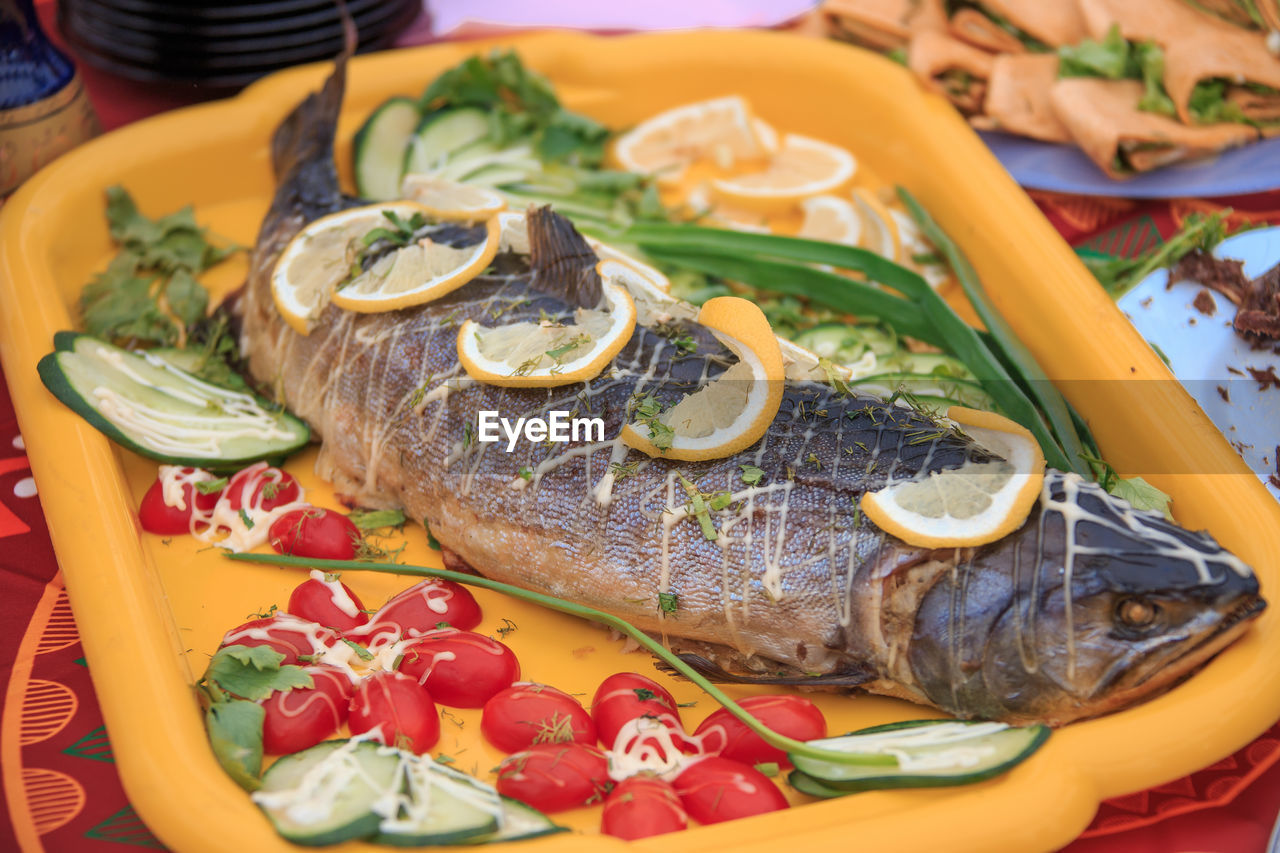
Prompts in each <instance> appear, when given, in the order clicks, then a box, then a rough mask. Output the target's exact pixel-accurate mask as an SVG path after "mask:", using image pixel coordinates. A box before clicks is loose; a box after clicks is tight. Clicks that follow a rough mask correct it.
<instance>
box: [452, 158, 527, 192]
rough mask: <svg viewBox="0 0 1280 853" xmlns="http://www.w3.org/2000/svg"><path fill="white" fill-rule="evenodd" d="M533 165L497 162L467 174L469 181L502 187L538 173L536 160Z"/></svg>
mask: <svg viewBox="0 0 1280 853" xmlns="http://www.w3.org/2000/svg"><path fill="white" fill-rule="evenodd" d="M530 162H532V163H533V165H532V166H531V167H529V166H518V165H502V164H495V165H493V166H485V167H483V168H481V169H478V170H476V171H474V172H472V173H471V174H470V175H468V176H467V183H469V184H473V185H475V186H480V187H501V186H505V185H507V184H518V183H520V182H521V181H527V180H529V178H531V177H533V176H534V175H536V174H537V170H538V164H537V163H536V162H534V161H530Z"/></svg>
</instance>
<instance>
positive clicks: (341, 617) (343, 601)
mask: <svg viewBox="0 0 1280 853" xmlns="http://www.w3.org/2000/svg"><path fill="white" fill-rule="evenodd" d="M288 609H289V612H290V613H292V614H293V615H294V616H300V617H302V618H303V619H310V620H311V621H312V622H319V623H320V624H321V625H327V626H328V627H330V628H333V629H335V630H338V631H342V632H344V633H345V632H346V631H350V630H351V629H352V628H356V627H358V626H360V625H363V624H364V623H366V622H368V621H369V614H368V613H365V612H364V605H363V604H361V603H360V597H359V596H357V595H356V594H355V593H354V592H352V591H351V588H350V587H349V586H347V585H346V584H345V583H343V582H342V581H340V580H338V576H337V575H330V574H325V573H324V572H317V571H313V572H312V573H311V578H310V579H309V580H305V581H303V582H302V583H300V584H298V585H297V586H296V587H294V588H293V593H292V594H290V596H289V608H288Z"/></svg>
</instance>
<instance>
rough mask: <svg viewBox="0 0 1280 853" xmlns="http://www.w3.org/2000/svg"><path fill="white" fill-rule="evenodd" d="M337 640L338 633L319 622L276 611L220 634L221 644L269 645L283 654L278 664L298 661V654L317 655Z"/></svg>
mask: <svg viewBox="0 0 1280 853" xmlns="http://www.w3.org/2000/svg"><path fill="white" fill-rule="evenodd" d="M337 641H338V635H337V634H336V633H334V632H333V631H331V630H329V629H328V628H326V627H324V626H323V625H317V624H316V623H315V622H309V621H307V620H306V619H299V618H298V617H297V616H292V615H290V614H288V613H277V614H275V615H274V616H268V617H266V618H264V619H255V620H253V621H252V622H246V623H244V624H243V625H240V626H238V627H235V628H232V629H231V630H230V631H228V632H227V633H226V634H224V635H223V637H222V645H224V646H251V647H252V646H270V647H271V648H273V649H275V650H276V651H277V652H280V654H282V655H284V660H283V661H281V663H282V664H293V663H297V662H298V656H299V655H307V656H310V655H317V654H321V653H323V652H324V650H325V649H327V648H328V647H329V646H331V645H333V644H334V643H336V642H337Z"/></svg>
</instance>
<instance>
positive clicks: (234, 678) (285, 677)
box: [205, 646, 314, 701]
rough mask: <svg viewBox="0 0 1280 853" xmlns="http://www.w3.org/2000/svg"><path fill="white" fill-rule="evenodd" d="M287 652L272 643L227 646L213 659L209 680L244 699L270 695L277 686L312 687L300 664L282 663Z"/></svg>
mask: <svg viewBox="0 0 1280 853" xmlns="http://www.w3.org/2000/svg"><path fill="white" fill-rule="evenodd" d="M283 660H284V655H282V654H281V653H280V652H277V651H276V650H275V649H272V648H271V647H270V646H226V647H224V648H221V649H218V651H217V653H216V654H215V655H214V656H213V659H212V660H210V661H209V669H208V671H207V672H206V673H205V680H206V681H208V682H211V683H212V684H214V685H216V686H217V687H218V688H220V689H222V690H225V691H226V692H227V693H231V694H233V695H235V696H239V697H241V698H242V699H249V700H253V701H257V700H258V699H266V698H267V697H268V696H270V695H271V694H272V693H273V692H275V691H277V690H291V689H293V688H294V687H312V686H314V682H313V681H312V680H311V676H310V675H308V674H307V673H306V671H305V670H303V668H302V667H300V666H294V665H292V664H289V665H287V666H281V665H280V662H281V661H283Z"/></svg>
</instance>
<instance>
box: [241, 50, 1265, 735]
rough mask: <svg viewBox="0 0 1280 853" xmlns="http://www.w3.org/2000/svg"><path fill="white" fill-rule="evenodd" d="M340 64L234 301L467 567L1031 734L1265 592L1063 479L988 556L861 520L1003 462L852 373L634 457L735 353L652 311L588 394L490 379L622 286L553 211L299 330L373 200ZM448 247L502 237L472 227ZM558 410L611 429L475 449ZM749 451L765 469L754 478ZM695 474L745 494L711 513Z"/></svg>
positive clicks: (1209, 640) (277, 157) (350, 480)
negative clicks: (628, 430) (901, 486)
mask: <svg viewBox="0 0 1280 853" xmlns="http://www.w3.org/2000/svg"><path fill="white" fill-rule="evenodd" d="M343 66H344V62H343V61H342V60H340V61H339V66H338V69H337V70H336V71H335V74H334V76H333V77H332V78H330V79H329V80H328V82H327V83H326V84H325V86H324V88H323V90H322V91H321V92H319V93H317V94H313V95H311V96H310V97H308V98H307V99H306V101H304V102H303V103H302V104H301V105H300V106H299V107H298V108H297V109H296V110H295V111H294V112H293V113H292V114H291V115H289V116H288V118H287V119H286V120H285V121H284V123H283V124H282V125H281V127H280V128H279V129H278V131H277V133H276V135H275V137H274V140H273V160H274V165H275V170H276V174H277V178H278V189H277V192H276V195H275V200H274V203H273V204H272V206H271V209H270V211H269V213H268V215H267V217H266V220H265V222H264V223H263V226H262V231H261V234H260V237H259V239H258V243H257V246H256V248H255V250H254V255H253V260H252V267H251V272H250V279H249V282H248V286H247V292H246V294H245V295H244V297H243V299H242V300H241V301H240V303H239V307H238V309H237V310H238V311H239V312H240V313H241V315H242V318H241V319H242V327H241V335H242V337H241V345H242V350H243V353H244V355H245V356H246V357H247V360H248V364H249V367H250V370H251V372H252V374H253V376H254V377H255V379H256V380H257V381H258V382H259V383H261V384H262V385H263V386H264V387H267V388H271V389H275V391H276V393H277V394H278V396H279V397H280V399H281V400H282V401H283V402H284V403H285V404H286V405H287V406H288V407H289V408H290V409H291V410H292V411H293V412H295V413H296V414H298V415H299V416H301V417H303V418H304V419H306V420H307V421H308V422H309V423H310V424H311V426H312V427H313V429H314V430H315V433H316V434H317V435H318V436H320V437H321V438H322V441H323V445H322V448H321V452H320V456H319V462H318V468H319V473H320V474H321V475H322V476H324V477H326V478H327V479H329V480H330V481H332V482H333V483H334V484H335V486H336V488H337V489H338V491H339V492H340V493H345V494H347V495H350V496H352V497H354V498H355V499H356V500H358V501H359V502H360V503H362V504H364V505H369V506H386V507H390V506H398V507H402V508H404V510H405V512H406V513H407V514H408V515H409V517H411V518H415V519H423V520H424V521H425V522H426V523H427V524H428V525H429V526H430V529H431V531H432V533H433V534H434V535H435V536H436V538H437V539H438V540H439V541H440V542H441V543H443V545H444V546H445V547H446V549H447V553H448V555H449V557H450V559H451V560H453V561H455V562H456V561H462V562H465V563H466V564H468V565H470V566H471V567H473V568H474V569H475V570H476V571H478V572H480V573H481V574H483V575H486V576H488V577H492V578H496V579H499V580H502V581H506V582H509V583H513V584H517V585H519V586H523V587H527V588H530V589H535V590H539V591H542V592H545V593H550V594H552V595H555V596H559V597H562V598H565V599H571V600H574V601H579V602H582V603H584V604H587V605H590V606H592V607H596V608H600V609H603V610H606V611H610V612H612V613H615V614H617V615H619V616H621V617H623V618H625V619H628V620H630V621H631V622H633V623H634V624H636V625H638V626H640V627H641V628H643V629H645V630H647V631H650V632H653V633H654V634H657V635H660V636H662V637H664V638H665V639H666V640H667V642H668V643H669V644H670V645H671V646H672V647H673V648H675V649H677V650H679V651H681V652H683V653H685V654H686V655H687V659H689V660H691V661H694V662H696V663H697V665H699V666H701V667H702V668H703V669H704V670H706V671H707V672H709V673H711V674H712V675H714V676H716V677H719V678H721V679H726V680H739V681H744V682H752V683H774V684H793V685H802V686H809V687H815V688H817V687H822V688H828V689H831V688H837V689H857V690H867V691H872V692H876V693H881V694H887V695H891V696H897V697H901V698H905V699H909V700H912V701H915V702H920V703H924V704H928V705H932V706H935V707H937V708H941V709H943V710H945V711H947V712H949V713H952V714H955V715H958V716H961V717H983V718H988V719H998V720H1006V721H1010V722H1028V721H1046V722H1049V723H1051V724H1062V723H1066V722H1069V721H1072V720H1076V719H1081V718H1086V717H1091V716H1096V715H1098V714H1102V713H1106V712H1108V711H1111V710H1114V709H1117V708H1120V707H1123V706H1125V705H1128V704H1130V703H1132V702H1135V701H1138V700H1140V699H1143V698H1146V697H1149V696H1151V695H1153V694H1156V693H1158V692H1160V691H1162V690H1164V689H1166V688H1168V687H1169V686H1171V685H1173V684H1175V683H1176V682H1178V681H1179V680H1180V679H1182V678H1184V677H1186V676H1187V675H1188V674H1190V673H1191V672H1193V671H1195V670H1196V669H1197V668H1198V667H1200V666H1201V665H1202V664H1204V663H1205V662H1206V661H1207V660H1208V659H1209V658H1211V657H1212V656H1213V655H1214V654H1216V653H1217V652H1218V651H1219V650H1221V649H1222V648H1224V647H1225V646H1226V645H1227V644H1229V643H1230V642H1232V640H1234V639H1235V638H1236V637H1237V636H1238V635H1239V634H1240V633H1241V632H1242V631H1243V630H1244V629H1245V627H1246V625H1247V623H1248V621H1249V620H1250V619H1252V618H1253V617H1255V616H1256V615H1257V614H1258V613H1259V612H1260V611H1261V610H1262V608H1263V607H1264V603H1263V601H1262V599H1261V598H1260V597H1259V596H1258V584H1257V581H1256V579H1255V578H1254V576H1253V573H1252V572H1251V571H1250V569H1249V568H1248V567H1247V566H1246V565H1244V564H1243V563H1242V562H1241V561H1240V560H1239V559H1237V558H1236V557H1234V556H1233V555H1231V554H1229V553H1227V552H1226V551H1224V550H1223V549H1222V548H1221V547H1220V546H1218V545H1217V543H1216V542H1214V540H1213V539H1212V538H1210V537H1209V536H1208V535H1207V534H1204V533H1192V532H1188V531H1185V530H1182V529H1180V528H1178V527H1177V526H1175V525H1173V524H1170V523H1168V522H1166V521H1165V520H1164V519H1163V518H1162V517H1161V516H1159V515H1158V514H1155V513H1150V512H1139V511H1135V510H1134V509H1132V508H1131V507H1130V506H1129V505H1128V504H1126V503H1124V502H1123V501H1120V500H1118V499H1116V498H1114V497H1111V496H1109V495H1108V494H1106V493H1105V492H1104V491H1103V490H1102V489H1101V488H1099V487H1097V486H1096V485H1093V484H1090V483H1086V482H1084V481H1083V480H1081V479H1080V478H1079V477H1077V476H1075V475H1070V474H1063V473H1060V472H1056V471H1050V472H1048V473H1047V475H1046V478H1045V484H1044V489H1043V493H1042V495H1041V498H1040V501H1039V503H1038V505H1037V506H1036V507H1035V508H1034V510H1033V511H1032V513H1031V515H1030V516H1029V517H1028V518H1027V520H1026V522H1025V523H1024V524H1023V525H1022V527H1021V528H1020V529H1019V530H1017V531H1016V532H1015V533H1013V534H1011V535H1009V536H1008V537H1006V538H1005V539H1003V540H1001V541H999V542H996V543H993V544H991V545H986V546H983V547H979V548H963V549H948V550H928V549H922V548H918V547H913V546H910V545H907V544H905V543H903V542H901V541H899V540H897V539H895V538H894V537H892V536H889V535H887V534H885V533H884V532H882V531H881V530H879V529H877V528H876V527H875V526H874V525H873V524H872V523H870V522H869V521H868V520H867V519H866V518H864V517H862V516H860V514H859V513H858V511H857V503H858V499H859V497H860V496H861V495H862V494H863V493H864V492H866V491H868V490H873V489H878V488H881V487H883V486H884V485H885V484H886V483H887V482H888V481H889V480H890V478H903V477H913V476H924V475H926V474H927V473H928V472H930V471H937V470H942V469H947V468H955V467H958V466H960V465H962V464H964V463H965V462H966V461H984V460H989V459H991V456H990V454H989V453H988V452H987V451H985V450H983V449H982V448H981V447H979V446H977V445H976V444H974V443H973V441H972V440H970V439H969V438H967V437H965V436H964V435H962V434H959V433H958V432H956V431H955V430H951V429H947V428H945V427H940V426H939V425H938V424H937V423H936V422H935V421H933V420H932V419H930V418H928V417H926V416H924V415H922V414H920V413H917V412H915V411H912V410H910V409H907V408H904V407H902V406H898V405H889V404H886V403H885V402H884V401H882V400H880V399H878V398H874V397H868V396H856V395H851V394H848V393H842V391H840V390H837V389H836V388H833V387H832V386H830V385H828V384H823V383H817V382H803V381H798V382H797V381H788V383H787V386H786V391H785V396H784V400H783V403H782V407H781V410H780V411H779V413H778V415H777V416H776V418H775V419H774V421H773V423H772V425H771V426H770V427H769V429H768V432H767V434H766V435H765V436H764V438H763V439H762V440H761V441H760V442H759V443H757V444H756V445H755V446H754V447H752V448H750V449H748V450H746V451H744V452H742V453H739V454H737V455H735V456H733V457H731V458H728V459H719V460H714V461H709V462H699V463H675V462H671V461H668V460H663V459H660V458H655V459H649V458H647V457H644V456H642V455H641V454H639V453H636V452H630V453H628V452H627V450H626V448H625V446H623V445H621V444H620V443H619V442H617V441H615V440H613V437H615V436H617V435H618V432H619V430H620V429H621V427H622V425H623V424H624V423H626V422H627V421H628V420H629V419H630V418H631V417H634V415H633V410H634V407H635V405H636V402H637V400H639V399H640V398H642V397H645V396H649V395H651V396H652V397H654V398H655V399H658V400H660V401H662V402H663V403H667V404H669V403H671V402H674V401H675V400H678V399H680V398H681V397H683V396H684V395H685V394H687V393H688V392H689V391H690V390H693V389H694V388H696V387H698V386H699V385H701V384H703V383H705V382H706V381H707V380H709V379H713V378H715V377H716V376H718V375H719V374H720V373H722V372H723V371H724V370H725V369H726V367H727V365H729V364H730V363H731V362H732V361H733V358H732V355H731V353H729V352H728V351H727V350H726V349H725V348H724V347H723V346H722V345H721V344H720V343H719V342H718V341H717V339H716V338H715V337H714V336H713V335H711V334H710V333H709V332H708V331H707V330H706V329H704V328H702V327H700V326H698V325H697V324H696V323H693V322H691V321H689V320H687V319H686V320H670V318H668V320H669V322H668V324H667V325H665V326H661V327H657V328H647V327H643V326H637V328H636V330H635V333H634V335H633V336H632V338H631V340H630V342H629V343H628V345H627V346H626V348H625V349H624V350H623V351H622V352H621V353H620V354H619V355H618V356H617V358H616V359H615V361H614V363H613V365H612V367H611V369H609V370H607V371H606V372H605V373H604V374H602V375H601V376H599V377H597V378H596V379H594V380H591V381H589V382H586V383H581V384H578V385H572V386H567V387H561V388H553V389H507V388H498V387H492V386H487V385H483V384H478V383H475V382H473V381H471V380H469V379H467V377H466V376H465V373H464V372H463V371H462V369H461V367H460V366H459V364H458V360H457V355H456V340H457V332H458V325H459V324H460V323H461V322H462V321H463V320H464V319H472V320H476V321H477V322H479V323H481V324H482V325H494V324H496V323H510V322H519V321H536V320H537V319H538V318H539V316H541V313H542V312H546V314H548V315H551V316H555V317H566V316H568V315H569V314H570V313H571V312H572V311H573V310H574V309H575V308H577V307H588V306H594V305H596V304H597V303H598V301H599V299H600V293H601V283H600V280H599V278H598V276H597V275H596V273H595V270H594V265H595V262H596V258H595V256H594V254H593V253H592V251H591V249H590V248H589V247H588V245H587V244H586V243H585V242H584V241H583V239H582V238H581V237H580V236H579V235H578V234H577V232H576V231H574V229H573V228H572V226H571V225H570V224H569V223H568V222H567V221H566V220H564V219H562V218H560V217H559V216H557V215H555V214H554V213H551V212H549V211H545V210H543V211H533V212H531V213H530V214H529V216H528V228H529V240H530V244H531V252H530V254H529V255H528V256H527V257H525V256H518V255H516V254H513V253H504V254H500V255H499V256H498V258H497V259H496V261H495V264H494V267H493V269H492V270H490V271H489V272H488V273H487V274H486V275H484V276H482V277H480V278H477V279H475V280H473V281H471V282H470V283H468V284H467V285H465V286H464V287H462V288H460V289H459V290H456V291H455V292H453V293H452V294H450V295H448V296H446V297H443V298H441V299H439V300H437V301H434V302H431V303H429V304H427V305H423V306H420V307H418V308H414V309H409V310H403V311H397V312H391V313H383V314H372V315H366V314H354V313H348V312H344V311H341V310H339V309H337V308H334V307H333V306H329V307H327V308H326V309H325V310H324V312H323V314H322V315H321V316H320V317H319V320H318V323H317V325H316V327H315V329H314V330H313V331H312V332H311V334H309V335H306V336H303V335H300V334H298V333H296V332H294V331H293V330H291V329H290V328H289V327H288V326H287V325H286V324H285V323H284V322H283V320H282V319H281V317H280V316H279V314H278V313H277V311H276V308H275V307H274V305H273V302H272V296H271V289H270V282H269V278H270V273H271V270H272V266H273V264H274V262H275V260H276V258H277V256H278V255H279V253H280V252H281V250H282V249H283V247H284V246H285V244H286V243H287V242H288V241H289V239H290V238H291V237H292V236H293V235H295V234H296V233H297V232H298V231H299V230H300V229H301V228H302V227H303V226H305V225H306V224H307V223H308V222H309V221H311V220H314V219H315V218H317V217H319V216H321V215H324V214H327V213H331V212H333V211H335V210H339V209H342V208H343V207H346V206H350V205H352V204H356V203H358V202H357V201H356V200H353V199H349V198H344V196H343V195H342V194H341V192H340V190H339V186H338V178H337V172H336V168H335V165H334V161H333V141H334V132H335V126H336V119H337V114H338V109H339V106H340V102H341V99H342V92H343V80H344V75H343V71H344V69H343ZM431 236H432V239H435V240H438V241H441V240H442V241H446V242H451V243H452V244H453V245H459V246H462V245H467V244H468V243H471V242H474V241H475V240H478V239H480V234H479V229H468V228H465V227H459V226H447V227H443V228H441V227H437V228H436V229H435V230H434V231H433V232H432V234H431ZM673 326H674V327H675V333H674V334H673V328H672V327H673ZM690 341H692V342H695V343H696V350H695V351H692V352H690V349H691V348H690V344H689V342H690ZM553 410H559V411H569V412H571V413H574V414H576V415H578V416H582V417H598V418H600V419H602V420H603V422H604V427H605V428H604V436H605V439H604V440H602V441H595V442H591V441H587V440H585V439H580V440H577V441H571V442H569V443H545V442H544V443H536V444H535V443H533V442H529V441H521V442H518V443H517V444H516V445H515V447H514V448H513V449H512V450H510V451H508V450H507V447H506V443H505V442H502V443H487V442H482V441H480V440H478V439H479V435H478V424H477V419H478V415H479V413H480V412H482V411H491V412H497V413H499V414H500V415H501V416H504V417H508V418H512V419H514V418H516V417H518V416H537V415H540V416H546V415H547V413H548V412H551V411H553ZM742 466H754V467H757V468H759V469H761V471H762V472H763V475H762V476H761V477H760V479H759V480H758V481H757V482H753V483H752V484H748V483H746V482H744V478H743V472H744V468H743V467H742ZM752 473H753V474H754V472H752ZM682 478H683V479H682ZM752 479H753V480H754V477H752ZM685 480H687V481H688V482H689V483H692V484H696V487H695V488H696V489H697V490H699V491H701V492H704V493H713V492H726V493H728V494H729V495H731V496H732V503H731V504H730V505H729V506H727V507H725V508H723V509H720V510H716V511H708V512H706V513H705V514H703V516H704V517H703V518H701V519H700V518H698V517H696V516H697V515H698V514H696V513H693V512H691V511H690V506H689V495H688V493H687V492H686V488H685V484H684V481H685ZM707 521H709V522H710V529H707V528H706V527H705V526H704V522H707ZM712 536H714V538H712Z"/></svg>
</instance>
